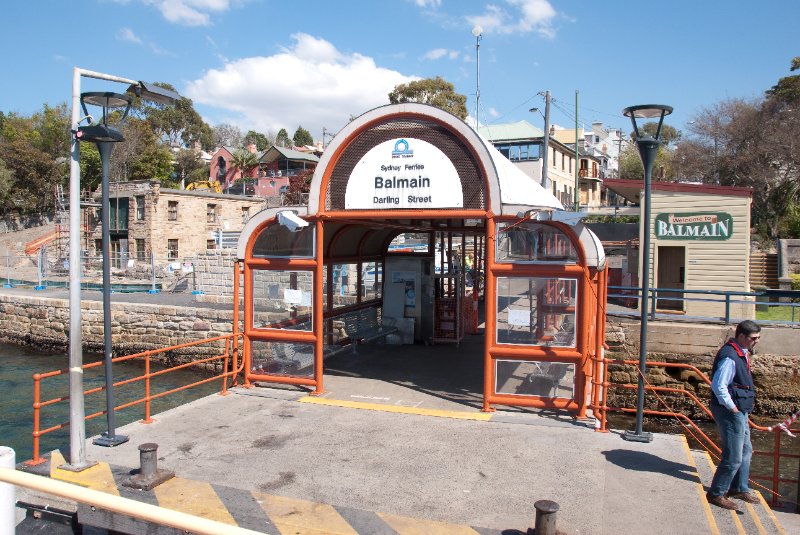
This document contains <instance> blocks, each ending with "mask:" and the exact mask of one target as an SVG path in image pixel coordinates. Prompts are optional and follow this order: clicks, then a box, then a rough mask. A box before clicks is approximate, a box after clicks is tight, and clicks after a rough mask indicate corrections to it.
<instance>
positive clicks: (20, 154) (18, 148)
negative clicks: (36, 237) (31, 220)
mask: <svg viewBox="0 0 800 535" xmlns="http://www.w3.org/2000/svg"><path fill="white" fill-rule="evenodd" d="M0 160H3V161H4V162H5V165H6V169H7V170H10V171H12V172H13V175H12V177H13V180H12V186H11V188H10V201H11V202H10V206H8V207H7V208H8V209H9V210H13V211H15V212H17V213H19V214H37V213H42V212H45V211H47V210H48V209H52V208H53V206H54V205H55V201H54V196H53V186H54V185H55V184H57V183H58V182H59V181H60V179H61V176H62V174H61V172H60V170H59V165H58V164H57V163H56V162H55V160H53V157H52V156H50V155H49V154H47V153H46V152H44V151H42V150H39V149H38V148H36V147H34V146H33V145H32V144H31V143H30V142H29V140H28V139H26V138H25V137H19V138H17V139H16V140H14V141H11V142H7V141H4V142H2V143H0Z"/></svg>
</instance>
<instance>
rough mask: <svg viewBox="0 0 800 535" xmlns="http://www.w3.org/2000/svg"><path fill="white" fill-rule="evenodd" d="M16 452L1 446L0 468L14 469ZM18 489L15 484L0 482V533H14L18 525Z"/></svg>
mask: <svg viewBox="0 0 800 535" xmlns="http://www.w3.org/2000/svg"><path fill="white" fill-rule="evenodd" d="M16 457H17V456H16V454H15V453H14V450H13V449H11V448H8V447H6V446H0V468H8V469H9V470H14V468H15V460H16ZM16 494H17V489H16V487H15V486H14V485H10V484H8V483H0V533H14V526H15V525H16V507H17V497H16Z"/></svg>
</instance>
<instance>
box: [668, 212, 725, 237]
mask: <svg viewBox="0 0 800 535" xmlns="http://www.w3.org/2000/svg"><path fill="white" fill-rule="evenodd" d="M655 233H656V238H658V239H659V240H698V241H699V240H702V241H723V240H729V239H730V238H731V236H732V235H733V217H731V215H730V214H726V213H725V212H695V213H686V214H672V213H666V214H658V215H657V216H656V224H655Z"/></svg>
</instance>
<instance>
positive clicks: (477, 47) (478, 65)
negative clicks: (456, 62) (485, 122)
mask: <svg viewBox="0 0 800 535" xmlns="http://www.w3.org/2000/svg"><path fill="white" fill-rule="evenodd" d="M482 34H483V28H481V27H480V26H479V25H477V24H476V25H475V27H474V28H472V35H474V36H475V129H476V130H477V129H478V126H479V125H480V121H478V110H479V109H480V108H479V106H480V102H481V35H482Z"/></svg>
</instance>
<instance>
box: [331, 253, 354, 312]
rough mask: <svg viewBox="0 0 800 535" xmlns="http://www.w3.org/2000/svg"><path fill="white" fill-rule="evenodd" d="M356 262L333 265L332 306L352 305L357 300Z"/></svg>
mask: <svg viewBox="0 0 800 535" xmlns="http://www.w3.org/2000/svg"><path fill="white" fill-rule="evenodd" d="M357 275H358V264H334V265H333V308H339V307H345V306H349V305H353V304H355V303H356V302H357V301H358V288H357V287H356V284H357Z"/></svg>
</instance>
